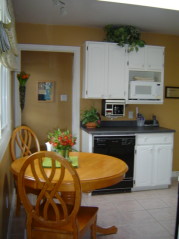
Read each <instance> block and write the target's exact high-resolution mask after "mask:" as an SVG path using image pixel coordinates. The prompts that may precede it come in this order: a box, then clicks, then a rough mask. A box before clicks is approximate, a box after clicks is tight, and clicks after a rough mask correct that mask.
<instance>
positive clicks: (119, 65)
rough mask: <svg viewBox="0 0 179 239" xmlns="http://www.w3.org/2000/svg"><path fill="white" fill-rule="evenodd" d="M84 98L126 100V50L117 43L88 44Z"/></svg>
mask: <svg viewBox="0 0 179 239" xmlns="http://www.w3.org/2000/svg"><path fill="white" fill-rule="evenodd" d="M84 53H85V54H84V81H83V84H84V85H83V97H84V98H96V99H106V98H107V99H109V98H111V99H116V98H117V99H125V97H127V92H126V89H127V84H126V81H125V65H126V64H125V60H124V59H125V48H122V47H119V46H118V45H117V44H115V43H106V42H104V43H103V42H86V43H85V49H84Z"/></svg>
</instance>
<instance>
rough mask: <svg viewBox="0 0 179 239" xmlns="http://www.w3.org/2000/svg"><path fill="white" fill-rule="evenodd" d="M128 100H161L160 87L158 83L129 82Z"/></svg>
mask: <svg viewBox="0 0 179 239" xmlns="http://www.w3.org/2000/svg"><path fill="white" fill-rule="evenodd" d="M129 99H130V100H161V99H162V85H161V83H160V82H154V81H152V82H150V81H131V82H130V84H129Z"/></svg>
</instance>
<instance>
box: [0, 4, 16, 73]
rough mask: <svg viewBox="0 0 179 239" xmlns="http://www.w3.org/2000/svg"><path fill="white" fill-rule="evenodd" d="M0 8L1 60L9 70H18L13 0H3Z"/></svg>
mask: <svg viewBox="0 0 179 239" xmlns="http://www.w3.org/2000/svg"><path fill="white" fill-rule="evenodd" d="M0 10H1V16H0V17H1V19H0V62H1V63H2V64H3V65H4V66H5V67H7V68H8V69H9V70H16V69H17V61H16V58H17V55H18V50H17V41H16V31H15V17H14V13H13V8H12V2H11V0H1V3H0Z"/></svg>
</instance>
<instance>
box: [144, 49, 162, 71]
mask: <svg viewBox="0 0 179 239" xmlns="http://www.w3.org/2000/svg"><path fill="white" fill-rule="evenodd" d="M146 67H147V69H149V70H162V69H163V68H164V47H158V46H146Z"/></svg>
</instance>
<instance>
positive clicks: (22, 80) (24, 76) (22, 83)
mask: <svg viewBox="0 0 179 239" xmlns="http://www.w3.org/2000/svg"><path fill="white" fill-rule="evenodd" d="M29 77H30V75H29V74H27V73H25V72H24V71H21V72H20V73H19V74H17V79H18V81H19V84H20V86H25V84H26V82H27V80H28V79H29Z"/></svg>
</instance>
